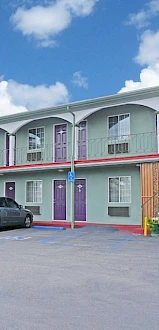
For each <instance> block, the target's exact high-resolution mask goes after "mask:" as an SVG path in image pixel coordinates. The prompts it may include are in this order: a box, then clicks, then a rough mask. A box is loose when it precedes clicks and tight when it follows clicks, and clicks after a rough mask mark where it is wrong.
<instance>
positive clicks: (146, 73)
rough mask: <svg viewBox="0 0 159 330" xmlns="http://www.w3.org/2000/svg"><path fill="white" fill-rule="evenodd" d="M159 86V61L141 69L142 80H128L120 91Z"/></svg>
mask: <svg viewBox="0 0 159 330" xmlns="http://www.w3.org/2000/svg"><path fill="white" fill-rule="evenodd" d="M154 86H159V63H158V64H155V65H154V66H148V67H147V68H144V69H142V70H141V73H140V81H133V80H126V81H125V87H123V88H121V90H120V91H119V93H122V92H128V91H132V90H135V89H141V88H147V87H154Z"/></svg>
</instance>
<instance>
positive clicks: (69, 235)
mask: <svg viewBox="0 0 159 330" xmlns="http://www.w3.org/2000/svg"><path fill="white" fill-rule="evenodd" d="M86 228H87V227H83V228H80V229H74V230H73V231H70V232H67V233H64V234H63V235H60V236H55V237H51V238H48V239H45V240H41V241H38V242H37V243H40V244H50V243H51V242H52V241H57V240H59V241H60V240H61V239H62V240H63V239H67V238H69V239H75V238H76V237H77V236H78V234H79V233H80V232H81V231H83V230H85V229H86ZM61 244H62V243H61Z"/></svg>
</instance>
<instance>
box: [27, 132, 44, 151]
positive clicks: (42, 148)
mask: <svg viewBox="0 0 159 330" xmlns="http://www.w3.org/2000/svg"><path fill="white" fill-rule="evenodd" d="M39 128H43V129H44V146H43V147H41V148H39V149H37V148H36V149H29V131H30V130H31V129H36V131H37V129H39ZM27 144H28V148H27V149H28V150H27V152H30V153H33V152H38V151H41V150H44V149H45V126H37V127H30V128H28V143H27Z"/></svg>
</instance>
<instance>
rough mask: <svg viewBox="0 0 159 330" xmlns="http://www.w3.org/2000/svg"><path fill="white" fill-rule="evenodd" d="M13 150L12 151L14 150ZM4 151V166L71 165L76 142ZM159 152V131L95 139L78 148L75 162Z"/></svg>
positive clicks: (1, 156)
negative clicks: (157, 132) (68, 163)
mask: <svg viewBox="0 0 159 330" xmlns="http://www.w3.org/2000/svg"><path fill="white" fill-rule="evenodd" d="M11 147H12V149H11ZM11 147H10V148H8V149H1V150H0V166H1V167H6V166H7V167H8V166H23V165H32V164H47V163H52V164H55V165H56V164H57V163H58V164H59V163H60V164H66V163H67V162H71V157H72V142H69V143H64V142H63V143H56V144H46V145H45V146H44V147H43V148H40V147H39V148H38V149H29V148H27V147H22V148H18V147H15V146H11ZM157 153H158V138H157V134H156V132H149V133H139V134H131V135H129V136H124V135H122V136H118V137H115V138H113V139H110V138H108V137H105V138H94V139H88V140H87V141H80V143H79V142H77V143H76V146H75V161H80V163H82V162H86V161H91V160H92V162H93V161H94V160H95V161H97V160H101V159H110V161H111V159H114V158H117V159H121V160H122V159H123V157H124V158H126V157H130V156H138V155H153V154H157Z"/></svg>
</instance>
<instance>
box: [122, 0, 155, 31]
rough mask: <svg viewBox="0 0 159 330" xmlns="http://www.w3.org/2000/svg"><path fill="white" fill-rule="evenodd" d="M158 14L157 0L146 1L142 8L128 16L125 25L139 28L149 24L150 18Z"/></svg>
mask: <svg viewBox="0 0 159 330" xmlns="http://www.w3.org/2000/svg"><path fill="white" fill-rule="evenodd" d="M158 15H159V0H151V1H150V2H148V3H146V5H145V6H144V9H141V10H140V11H139V12H138V13H133V14H130V15H129V16H128V20H127V22H126V25H135V27H136V28H138V29H140V28H143V27H145V26H147V25H149V24H150V20H151V19H152V18H153V17H155V16H158Z"/></svg>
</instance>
